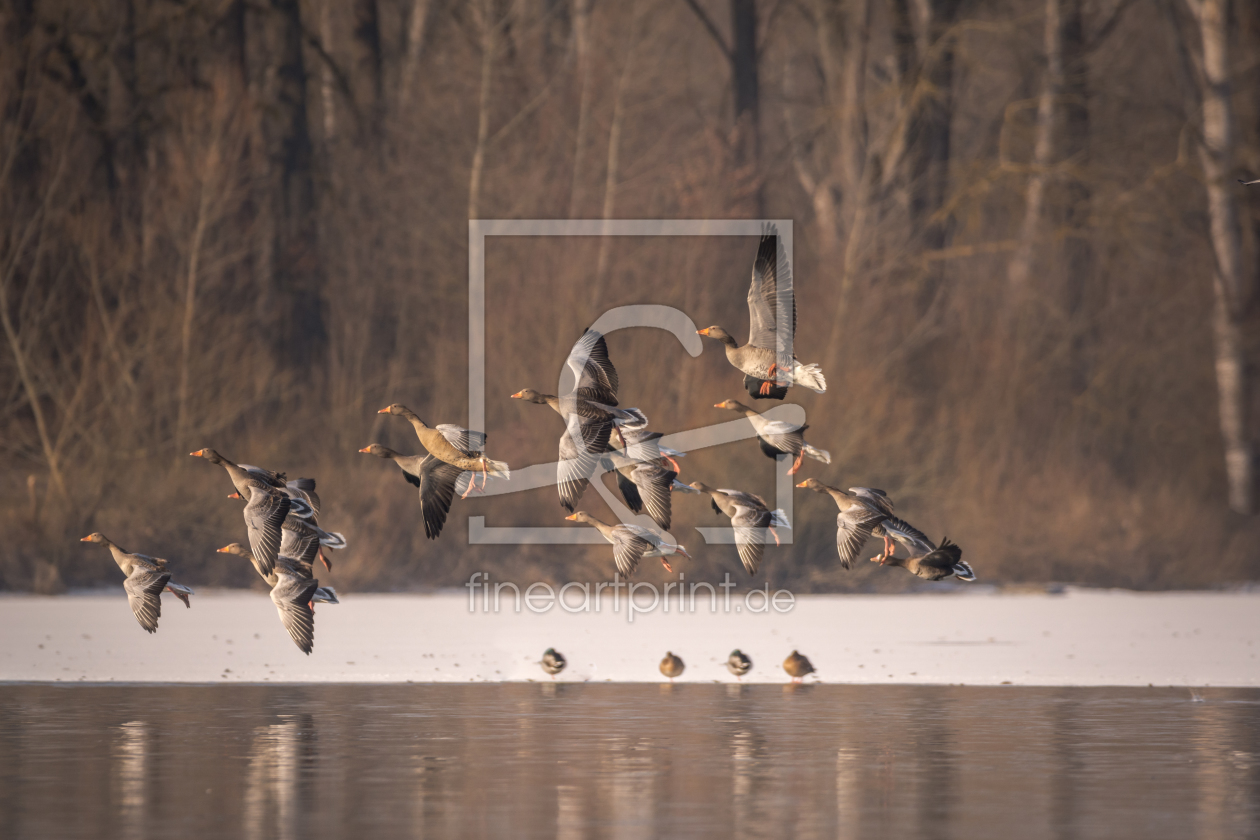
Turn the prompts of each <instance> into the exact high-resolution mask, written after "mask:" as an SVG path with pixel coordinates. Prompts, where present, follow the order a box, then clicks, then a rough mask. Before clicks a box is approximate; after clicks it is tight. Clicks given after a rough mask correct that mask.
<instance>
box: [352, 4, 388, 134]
mask: <svg viewBox="0 0 1260 840" xmlns="http://www.w3.org/2000/svg"><path fill="white" fill-rule="evenodd" d="M354 24H355V26H354V43H355V45H356V46H357V47H358V52H359V62H358V63H359V64H360V66H364V67H366V68H367V76H368V83H369V85H370V86H371V97H372V105H371V107H370V108H369V109H368V125H369V127H370V130H371V132H372V134H373V136H379V134H380V129H381V124H382V121H383V119H384V112H385V70H384V67H385V61H384V57H383V56H382V54H381V16H380V10H379V9H378V8H377V6H376V0H356V2H355V5H354Z"/></svg>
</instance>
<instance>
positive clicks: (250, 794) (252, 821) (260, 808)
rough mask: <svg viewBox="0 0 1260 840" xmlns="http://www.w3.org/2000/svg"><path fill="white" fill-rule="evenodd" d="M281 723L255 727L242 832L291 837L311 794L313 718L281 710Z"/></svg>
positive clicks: (259, 837) (259, 838)
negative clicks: (289, 713)
mask: <svg viewBox="0 0 1260 840" xmlns="http://www.w3.org/2000/svg"><path fill="white" fill-rule="evenodd" d="M279 717H280V718H281V722H280V723H275V724H272V725H270V726H260V727H256V728H255V729H254V732H253V743H252V745H251V747H250V754H249V768H248V770H247V772H246V774H245V803H244V804H245V807H244V826H243V828H244V836H245V837H247V838H250V840H263V838H271V837H278V838H280V840H292V839H293V838H295V837H297V836H298V835H299V834H300V833H301V827H300V825H299V821H300V820H301V818H302V812H303V811H304V810H305V803H306V802H307V800H308V799H309V798H310V797H309V796H308V795H307V794H308V792H307V791H306V790H303V784H304V783H306V785H307V786H309V782H310V779H311V776H312V771H313V769H314V767H315V756H316V753H315V746H316V744H315V721H314V718H313V717H312V716H311V715H309V714H303V715H280V716H279Z"/></svg>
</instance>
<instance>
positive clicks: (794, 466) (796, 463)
mask: <svg viewBox="0 0 1260 840" xmlns="http://www.w3.org/2000/svg"><path fill="white" fill-rule="evenodd" d="M804 458H805V450H804V449H802V450H801V451H800V452H797V453H796V460H795V461H793V462H792V469H790V470H788V471H787V474H788V475H796V471H797V470H799V469H800V468H801V461H802V460H804Z"/></svg>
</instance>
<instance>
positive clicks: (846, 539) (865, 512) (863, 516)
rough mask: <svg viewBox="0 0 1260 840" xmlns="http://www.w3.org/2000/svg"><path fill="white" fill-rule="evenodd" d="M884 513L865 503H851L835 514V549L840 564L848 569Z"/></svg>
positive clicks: (882, 518) (881, 519)
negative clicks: (838, 554) (844, 509)
mask: <svg viewBox="0 0 1260 840" xmlns="http://www.w3.org/2000/svg"><path fill="white" fill-rule="evenodd" d="M884 518H885V517H884V514H882V513H880V512H879V511H875V510H871V509H870V508H868V507H866V506H865V505H853V506H852V507H851V508H849V509H848V510H846V511H841V512H840V513H838V514H836V550H837V551H839V552H840V565H841V566H843V567H844V568H846V569H848V568H850V567H852V565H853V561H854V559H855V558H856V557H857V556H858V554H859V553H860V552H861V551H862V547H863V546H864V545H866V541H867V540H868V539H870V536H871V531H872V530H874V529H875V526H876V525H878V524H879V523H880V522H882V521H883V520H884Z"/></svg>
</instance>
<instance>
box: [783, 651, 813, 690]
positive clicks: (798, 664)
mask: <svg viewBox="0 0 1260 840" xmlns="http://www.w3.org/2000/svg"><path fill="white" fill-rule="evenodd" d="M783 670H784V671H787V672H788V676H790V677H791V678H792V682H794V683H798V682H801V681H802V680H804V679H805V678H806V677H807V676H809V675H810V674H812V673H814V666H813V665H811V664H810V662H809V659H807V658H806V657H804V656H801V655H800V654H799V653H797V652H796V651H792V652H791V653H790V654H789V655H788V658H787V659H784V660H783Z"/></svg>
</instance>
